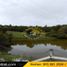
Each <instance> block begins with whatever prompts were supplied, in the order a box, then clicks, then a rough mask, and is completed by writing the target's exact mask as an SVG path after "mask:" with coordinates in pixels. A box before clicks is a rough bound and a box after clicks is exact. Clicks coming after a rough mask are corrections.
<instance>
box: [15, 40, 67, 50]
mask: <svg viewBox="0 0 67 67" xmlns="http://www.w3.org/2000/svg"><path fill="white" fill-rule="evenodd" d="M14 44H15V45H16V44H20V45H22V44H23V45H27V46H28V47H30V48H32V47H34V46H35V45H39V44H40V45H41V44H44V45H47V44H51V45H57V46H61V47H62V48H64V49H67V40H65V39H62V40H60V39H44V40H31V39H28V40H17V41H15V43H14Z"/></svg>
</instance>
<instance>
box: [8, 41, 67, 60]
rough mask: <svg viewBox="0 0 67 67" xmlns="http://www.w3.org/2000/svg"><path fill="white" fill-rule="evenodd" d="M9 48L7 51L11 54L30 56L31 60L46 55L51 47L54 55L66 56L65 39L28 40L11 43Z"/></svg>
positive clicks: (66, 45)
mask: <svg viewBox="0 0 67 67" xmlns="http://www.w3.org/2000/svg"><path fill="white" fill-rule="evenodd" d="M11 48H12V49H11V50H9V51H8V53H10V54H11V55H21V56H25V57H32V58H33V60H34V59H38V58H42V57H46V56H48V55H49V50H50V49H53V54H54V55H55V56H60V57H67V40H51V41H50V40H49V41H48V40H47V41H35V42H32V41H31V42H29V41H28V42H27V43H23V44H21V45H20V44H16V45H11Z"/></svg>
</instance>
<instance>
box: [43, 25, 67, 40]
mask: <svg viewBox="0 0 67 67" xmlns="http://www.w3.org/2000/svg"><path fill="white" fill-rule="evenodd" d="M44 29H46V30H45V31H46V32H47V34H46V36H49V37H55V38H58V39H67V25H57V26H52V27H45V28H44Z"/></svg>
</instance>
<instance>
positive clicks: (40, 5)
mask: <svg viewBox="0 0 67 67" xmlns="http://www.w3.org/2000/svg"><path fill="white" fill-rule="evenodd" d="M0 24H15V25H43V26H44V25H46V24H47V25H56V24H67V0H0Z"/></svg>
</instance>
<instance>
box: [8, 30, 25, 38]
mask: <svg viewBox="0 0 67 67" xmlns="http://www.w3.org/2000/svg"><path fill="white" fill-rule="evenodd" d="M7 33H8V34H12V35H13V38H17V39H21V38H25V36H24V35H25V32H14V31H7Z"/></svg>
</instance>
